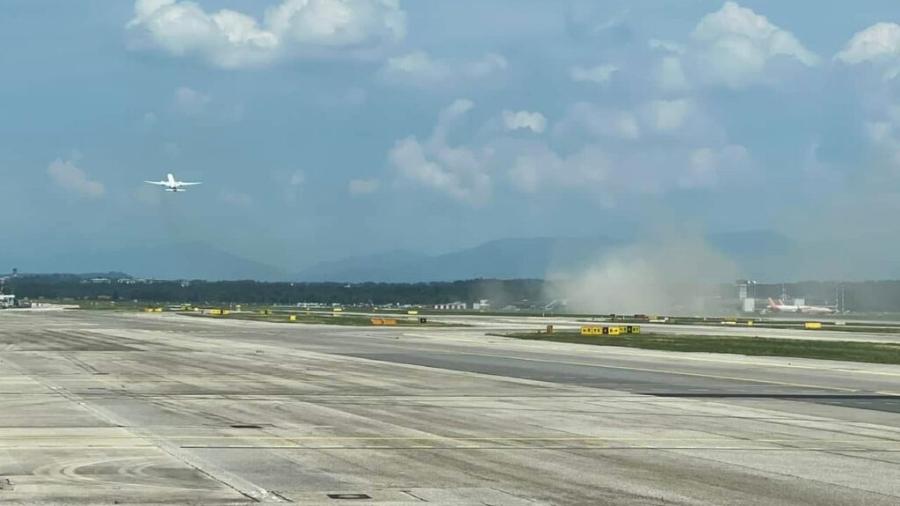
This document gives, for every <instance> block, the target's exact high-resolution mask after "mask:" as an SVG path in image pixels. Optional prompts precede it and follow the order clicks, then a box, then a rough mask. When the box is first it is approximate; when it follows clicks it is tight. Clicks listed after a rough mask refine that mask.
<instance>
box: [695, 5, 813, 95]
mask: <svg viewBox="0 0 900 506" xmlns="http://www.w3.org/2000/svg"><path fill="white" fill-rule="evenodd" d="M691 39H692V47H691V48H690V49H689V54H690V55H691V56H692V58H693V59H694V60H695V67H696V70H697V71H698V73H699V74H700V75H701V76H702V77H703V78H704V79H705V80H707V81H710V82H711V83H715V84H724V85H726V86H729V87H732V88H741V87H745V86H748V85H751V84H755V83H760V82H766V81H767V80H770V79H771V77H770V76H768V73H767V66H768V64H769V63H770V62H771V61H772V60H773V59H775V58H778V57H782V58H788V59H790V60H793V61H796V62H799V63H800V64H802V65H805V66H807V67H810V66H814V65H816V64H817V63H818V62H819V58H818V56H816V55H815V54H813V53H812V52H810V51H809V50H807V49H806V48H805V47H803V45H802V44H801V43H800V42H799V41H798V40H797V38H796V37H795V36H794V35H793V34H792V33H791V32H789V31H786V30H784V29H782V28H780V27H778V26H776V25H775V24H773V23H771V22H770V21H769V20H768V19H767V18H766V17H765V16H761V15H759V14H756V13H755V12H753V11H752V10H750V9H748V8H745V7H741V6H740V5H738V4H737V3H736V2H732V1H729V2H725V4H724V5H723V6H722V8H721V9H719V10H718V11H716V12H713V13H711V14H707V15H706V16H704V17H703V18H702V19H701V20H700V22H699V23H698V24H697V26H696V28H695V29H694V31H693V33H692V34H691Z"/></svg>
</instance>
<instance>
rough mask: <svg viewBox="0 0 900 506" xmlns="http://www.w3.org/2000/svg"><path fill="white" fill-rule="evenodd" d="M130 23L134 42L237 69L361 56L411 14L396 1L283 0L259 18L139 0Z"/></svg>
mask: <svg viewBox="0 0 900 506" xmlns="http://www.w3.org/2000/svg"><path fill="white" fill-rule="evenodd" d="M126 29H127V31H128V33H129V35H130V36H131V46H132V48H135V49H155V50H160V51H162V52H164V53H167V54H170V55H172V56H176V57H195V58H199V59H201V60H202V61H204V62H206V63H208V64H210V65H213V66H216V67H220V68H226V69H236V68H252V67H260V66H265V65H269V64H272V63H274V62H276V61H279V60H283V59H285V58H288V57H291V56H323V55H329V54H337V52H343V53H348V54H362V53H364V52H365V51H367V50H372V49H377V48H378V47H379V46H381V45H383V44H385V43H389V42H395V41H399V40H401V39H402V38H403V37H404V36H405V34H406V14H405V13H404V11H403V10H402V9H400V7H399V4H398V2H397V0H283V1H282V2H281V3H280V4H278V5H276V6H274V7H272V8H270V9H268V10H267V11H266V13H265V16H264V19H263V21H262V22H260V20H258V19H256V18H254V17H253V16H250V15H247V14H244V13H242V12H238V11H234V10H230V9H222V10H219V11H217V12H213V13H209V12H206V11H205V10H203V8H202V7H201V6H200V5H198V4H197V3H195V2H190V1H177V0H137V1H136V2H135V4H134V18H133V19H132V20H131V21H130V22H129V23H128V24H127V25H126Z"/></svg>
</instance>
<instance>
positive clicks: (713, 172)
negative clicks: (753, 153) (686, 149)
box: [678, 145, 750, 188]
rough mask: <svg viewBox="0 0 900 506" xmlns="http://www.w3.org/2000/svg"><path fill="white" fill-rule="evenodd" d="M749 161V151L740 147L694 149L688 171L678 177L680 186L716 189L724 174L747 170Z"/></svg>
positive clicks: (689, 160) (689, 159) (687, 166)
mask: <svg viewBox="0 0 900 506" xmlns="http://www.w3.org/2000/svg"><path fill="white" fill-rule="evenodd" d="M749 159H750V156H749V154H748V153H747V149H746V148H744V147H743V146H738V145H727V146H723V147H721V148H718V149H713V148H697V149H694V150H692V151H691V152H690V154H689V156H688V163H687V165H686V170H684V171H683V172H682V173H681V174H680V175H679V176H678V186H680V187H681V188H711V187H714V186H716V185H717V184H718V182H719V179H720V178H721V177H722V174H723V173H724V172H726V171H734V170H740V169H742V168H745V167H746V166H747V165H748V164H749Z"/></svg>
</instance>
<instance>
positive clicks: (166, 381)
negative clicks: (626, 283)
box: [0, 311, 900, 505]
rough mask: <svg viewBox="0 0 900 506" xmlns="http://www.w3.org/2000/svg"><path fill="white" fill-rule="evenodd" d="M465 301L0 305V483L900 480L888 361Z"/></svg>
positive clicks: (363, 497) (338, 500) (267, 499)
mask: <svg viewBox="0 0 900 506" xmlns="http://www.w3.org/2000/svg"><path fill="white" fill-rule="evenodd" d="M467 320H468V323H470V324H472V325H475V326H473V327H467V328H426V327H422V328H370V327H340V326H325V325H305V324H275V323H256V322H248V321H237V320H215V319H201V318H190V317H184V316H177V315H174V314H167V313H163V314H133V313H112V312H91V311H53V312H51V311H46V312H35V313H27V312H2V313H0V504H61V503H65V504H160V503H169V504H248V503H273V504H274V503H299V504H323V505H337V504H377V505H391V504H396V505H401V504H402V505H424V504H446V505H449V504H452V505H488V504H489V505H536V504H627V505H628V504H642V505H643V504H766V505H770V504H771V505H777V504H809V505H825V504H875V505H878V504H885V505H888V504H890V505H895V504H900V366H886V365H874V364H858V363H850V362H834V361H818V360H804V359H787V358H777V357H744V356H735V355H716V354H702V353H669V352H661V351H647V350H634V349H626V348H611V347H593V346H584V345H575V344H566V343H550V342H535V341H521V340H514V339H508V338H502V337H494V336H488V335H486V332H487V331H490V332H496V331H497V330H498V329H502V328H506V327H509V328H524V327H527V326H529V325H530V326H531V327H532V328H535V329H536V328H540V327H541V326H542V324H537V323H536V322H537V320H532V319H515V318H488V317H486V318H481V319H474V317H470V318H468V319H467ZM716 330H719V329H716ZM773 330H776V329H773ZM726 331H727V332H731V331H734V330H733V329H721V330H720V332H719V333H723V332H726ZM782 332H790V331H783V330H781V331H779V335H782V334H781V333H782ZM785 335H786V334H785ZM805 335H806V336H808V335H810V334H805ZM853 337H854V338H857V339H859V338H861V337H860V336H857V335H856V334H853ZM824 338H830V337H827V335H826V337H824ZM885 339H888V338H885Z"/></svg>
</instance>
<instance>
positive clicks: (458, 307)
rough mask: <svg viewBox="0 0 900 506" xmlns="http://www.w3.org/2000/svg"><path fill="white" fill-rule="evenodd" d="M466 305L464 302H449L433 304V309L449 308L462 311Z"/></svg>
mask: <svg viewBox="0 0 900 506" xmlns="http://www.w3.org/2000/svg"><path fill="white" fill-rule="evenodd" d="M467 306H468V305H467V304H466V303H465V302H450V303H449V304H435V305H434V308H435V309H443V310H451V311H462V310H465V309H466V307H467Z"/></svg>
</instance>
